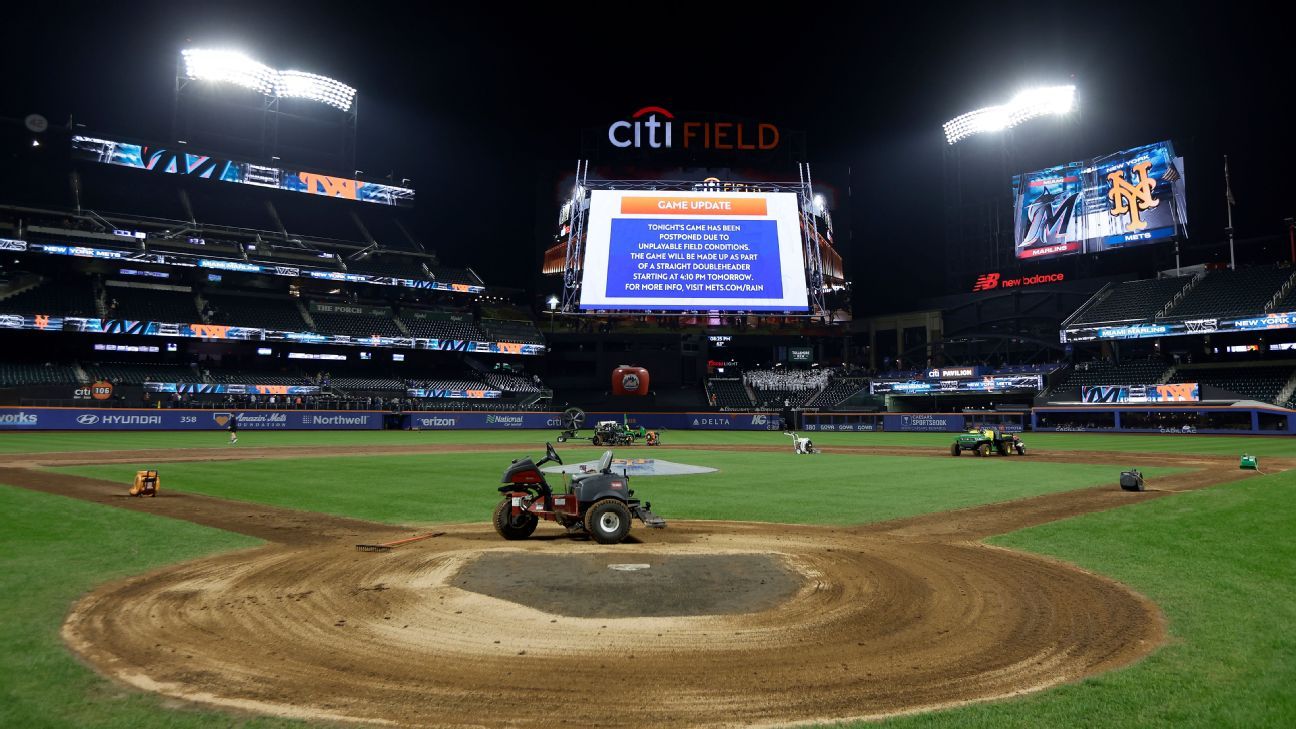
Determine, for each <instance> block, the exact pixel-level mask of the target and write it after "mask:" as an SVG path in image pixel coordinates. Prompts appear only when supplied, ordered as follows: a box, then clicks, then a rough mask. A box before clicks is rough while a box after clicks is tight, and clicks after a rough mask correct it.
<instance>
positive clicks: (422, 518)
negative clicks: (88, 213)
mask: <svg viewBox="0 0 1296 729" xmlns="http://www.w3.org/2000/svg"><path fill="white" fill-rule="evenodd" d="M528 451H530V452H531V454H532V455H533V456H535V457H539V454H538V453H534V449H524V450H523V451H522V452H523V453H527V452H528ZM599 452H600V449H594V448H591V447H589V446H576V447H560V448H559V453H560V454H561V455H562V456H563V458H564V460H565V461H566V462H568V463H576V462H580V461H583V460H586V459H592V458H595V457H596V456H597V455H598V454H599ZM622 452H623V453H624V452H626V451H624V450H623V451H622ZM634 454H635V456H643V457H652V458H657V459H664V460H670V461H676V462H681V463H688V464H692V465H699V466H708V467H710V468H716V469H719V470H718V472H716V473H708V474H701V475H693V476H651V477H647V476H645V477H631V487H632V488H634V489H635V490H636V492H637V495H638V496H639V498H641V499H646V500H648V501H651V502H652V503H653V510H654V511H655V512H656V513H657V514H659V515H660V516H662V517H663V518H665V519H667V520H668V521H669V520H670V519H727V520H737V521H772V522H782V523H801V524H860V523H865V522H874V521H884V520H887V519H895V518H898V517H903V516H912V515H915V514H923V513H928V512H933V511H945V510H948V509H958V508H963V507H967V506H976V505H980V504H987V503H992V502H997V501H1008V500H1011V499H1018V498H1022V497H1026V496H1036V495H1039V494H1045V493H1051V492H1055V491H1067V490H1071V489H1077V488H1084V487H1087V486H1097V485H1101V484H1108V485H1111V484H1115V483H1116V480H1117V478H1118V476H1119V473H1120V469H1119V468H1118V467H1113V466H1109V465H1093V464H1063V463H1046V462H1044V461H1032V460H1030V459H1029V458H1015V457H1008V458H998V457H996V458H974V457H972V456H968V457H966V458H960V459H954V458H950V457H948V456H947V457H945V458H915V457H911V456H859V455H835V454H823V455H818V456H796V455H794V454H792V453H791V452H787V453H784V452H777V453H761V452H756V453H752V452H731V451H724V450H672V449H669V448H654V449H652V451H648V450H647V449H639V450H636V451H634ZM510 457H511V454H509V453H500V452H486V453H473V452H465V453H446V454H428V455H415V456H367V457H361V456H345V457H334V458H321V459H301V458H294V459H273V458H263V459H257V460H249V461H192V462H179V463H164V464H144V463H140V464H118V465H99V466H77V467H71V468H60V469H55V470H57V471H62V472H67V473H74V474H77V475H81V476H90V477H93V478H101V479H105V480H109V481H115V482H117V483H121V484H129V483H130V481H131V479H132V478H133V477H134V474H135V471H136V470H139V469H143V468H158V469H159V472H160V474H161V476H162V486H163V488H164V489H170V490H175V491H190V492H197V493H203V494H208V495H210V496H219V497H222V498H228V499H237V500H240V501H256V502H260V503H264V504H271V505H274V506H283V507H289V508H293V509H302V510H306V511H319V512H324V513H328V514H336V515H340V516H350V517H357V518H361V519H368V520H371V521H381V522H386V523H390V524H426V523H434V522H441V523H445V522H484V521H486V520H487V519H488V518H489V516H490V513H491V509H493V508H494V505H495V504H496V503H497V502H498V501H499V498H500V496H499V493H498V492H497V489H498V487H499V485H500V483H499V479H500V475H501V474H502V472H503V470H504V468H505V467H506V466H507V465H508V462H509V459H510ZM1175 472H1177V471H1176V470H1175V469H1168V468H1148V469H1145V470H1144V474H1145V475H1147V476H1148V477H1149V478H1152V479H1155V478H1156V477H1157V476H1164V475H1167V474H1170V473H1175ZM549 478H550V483H558V482H559V479H561V476H557V475H551V476H550V477H549ZM123 488H125V486H123Z"/></svg>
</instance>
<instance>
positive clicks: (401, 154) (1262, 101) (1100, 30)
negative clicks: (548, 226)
mask: <svg viewBox="0 0 1296 729" xmlns="http://www.w3.org/2000/svg"><path fill="white" fill-rule="evenodd" d="M107 5H108V4H106V3H99V4H86V5H84V6H82V7H80V8H79V9H77V8H76V7H75V4H74V5H73V6H72V7H69V6H68V5H66V4H53V3H45V4H40V5H39V6H37V7H38V8H39V9H38V10H37V11H36V12H35V13H32V12H31V11H29V13H28V15H27V17H26V18H24V19H21V20H19V21H18V23H17V24H16V27H15V26H14V24H13V23H12V22H11V23H10V27H9V28H8V32H7V33H6V34H5V35H6V49H5V55H6V59H7V63H6V65H7V66H8V67H9V68H10V72H9V74H8V79H7V83H6V86H7V87H8V88H7V90H8V92H7V93H5V94H4V95H3V101H0V105H2V106H0V115H3V116H5V117H10V118H21V117H22V116H24V115H26V114H28V113H31V112H39V113H41V114H44V115H45V116H46V117H48V118H49V119H50V121H51V123H53V124H63V123H65V122H66V121H67V119H68V117H69V115H71V116H72V117H73V118H74V119H75V121H77V122H79V123H83V124H86V129H87V130H88V131H90V132H92V133H102V134H108V135H111V134H118V135H122V136H126V137H131V138H144V139H157V140H168V139H169V137H170V132H171V111H170V110H171V104H172V97H173V84H174V74H175V68H176V67H175V59H176V54H177V52H178V51H179V49H181V48H184V47H187V46H191V45H192V46H208V47H237V48H240V49H243V50H245V51H246V52H247V53H248V54H249V55H251V56H253V57H255V58H257V59H258V60H261V61H262V62H265V63H267V64H269V65H272V66H276V67H279V68H288V67H296V68H301V69H306V70H311V71H314V72H318V73H321V74H324V75H328V76H332V77H335V78H338V79H340V80H343V81H345V82H347V83H349V84H351V85H353V86H355V87H357V88H358V89H359V92H360V97H361V106H360V125H359V126H360V135H359V143H358V162H357V166H358V167H359V168H360V169H362V170H365V171H366V173H369V174H371V175H372V174H375V173H377V174H378V175H379V176H382V175H385V174H386V173H387V172H388V171H391V172H393V173H394V177H395V178H396V179H397V180H399V179H400V178H402V177H409V178H411V179H412V180H413V181H414V186H415V187H416V188H417V190H418V194H419V206H420V208H421V211H422V213H423V216H422V217H423V219H424V220H425V221H428V223H427V226H426V228H425V230H423V231H422V233H423V236H422V237H423V238H424V239H425V240H427V241H428V242H429V243H430V244H431V246H432V247H433V248H435V249H436V251H437V252H438V253H439V254H440V255H441V257H442V259H443V260H444V261H446V262H447V263H451V264H467V265H473V266H474V267H475V268H476V269H477V270H478V271H479V272H480V273H481V274H482V275H483V276H484V277H485V278H486V279H487V281H488V282H489V283H497V284H506V285H513V286H529V285H530V284H531V283H532V282H533V279H534V271H535V267H536V264H537V261H538V255H539V250H540V248H541V247H542V246H543V245H544V244H545V243H546V241H543V240H537V237H538V235H537V229H538V228H539V229H543V228H544V225H543V223H544V222H546V220H547V219H551V218H553V216H554V215H556V211H549V210H537V205H536V202H535V200H536V192H535V191H536V189H537V185H538V184H544V183H545V181H547V180H549V179H552V175H553V172H552V170H553V168H554V165H555V164H559V163H561V164H562V165H563V168H564V169H565V168H566V167H569V166H570V165H572V164H574V160H575V158H576V156H577V155H578V154H579V151H580V147H579V141H580V130H581V129H582V128H600V129H605V128H606V127H607V125H608V124H609V123H610V122H612V121H614V120H616V119H621V118H625V117H626V116H628V115H629V114H630V113H631V112H633V111H634V110H636V109H638V108H640V107H643V106H646V105H649V104H656V105H661V106H665V107H667V108H684V109H692V110H708V111H715V112H718V113H722V114H730V115H736V116H743V117H749V118H760V119H769V120H772V121H775V122H777V123H778V124H780V125H781V126H783V127H785V128H788V129H796V130H804V132H805V134H806V139H807V140H808V148H809V159H810V161H811V162H815V163H825V164H832V165H839V166H842V167H848V168H849V169H850V172H851V174H850V182H851V190H850V191H851V195H850V198H849V200H848V201H843V204H846V205H849V210H848V211H844V212H846V213H847V217H848V218H849V220H850V221H851V230H852V234H853V235H852V239H851V240H850V241H843V247H844V248H846V251H845V253H846V255H847V261H846V265H847V271H848V274H849V275H851V277H852V278H853V279H854V280H855V282H856V286H857V289H860V290H862V291H864V290H866V291H868V295H867V296H863V297H861V298H863V299H864V300H865V301H866V303H867V306H868V308H870V309H876V308H882V307H884V306H885V304H886V302H895V301H899V300H906V299H909V298H913V297H914V296H916V295H917V294H918V293H920V292H921V291H922V290H924V289H925V288H926V287H930V286H937V285H939V277H938V276H936V275H935V274H934V273H933V272H932V270H931V268H932V265H931V264H932V261H933V260H935V259H936V258H937V257H938V256H939V255H940V251H941V249H942V247H943V245H944V243H943V228H942V224H941V219H942V218H941V210H942V202H941V200H942V198H941V192H942V184H941V179H942V177H941V176H942V151H943V147H944V140H943V137H942V135H941V130H940V126H941V124H942V123H943V122H944V121H946V120H947V119H949V118H951V117H953V116H956V115H957V114H959V113H962V112H964V111H968V110H971V109H973V108H977V107H980V106H984V105H988V104H992V103H999V102H1001V101H1003V100H1005V99H1006V98H1007V97H1008V96H1010V95H1011V93H1012V91H1014V90H1016V89H1018V88H1020V87H1022V86H1026V85H1031V84H1057V83H1075V84H1076V85H1077V86H1078V87H1079V89H1080V94H1081V104H1082V111H1081V115H1080V117H1079V118H1078V119H1077V120H1076V121H1075V122H1074V123H1072V124H1071V125H1070V126H1068V127H1066V129H1067V138H1066V139H1065V140H1064V141H1063V140H1059V139H1057V138H1054V136H1053V134H1052V133H1051V131H1050V130H1051V129H1052V128H1053V127H1048V128H1046V129H1045V131H1043V132H1041V131H1039V130H1035V131H1034V132H1032V131H1031V130H1025V129H1023V132H1022V134H1020V135H1018V136H1017V137H1016V138H1015V140H1014V144H1015V145H1016V149H1015V153H1014V154H1015V158H1014V164H1017V165H1020V167H1021V170H1022V171H1024V170H1026V169H1036V168H1039V167H1045V166H1050V165H1053V164H1058V163H1061V162H1065V161H1068V160H1069V159H1071V158H1070V157H1067V156H1066V154H1069V153H1071V152H1072V151H1075V152H1078V153H1079V154H1080V155H1081V156H1092V155H1097V154H1102V153H1106V152H1111V151H1115V150H1117V149H1122V148H1128V147H1132V146H1137V145H1141V144H1146V143H1150V142H1153V141H1157V140H1161V139H1172V140H1173V141H1174V143H1175V145H1176V149H1177V151H1178V153H1179V154H1181V155H1183V156H1184V157H1185V158H1186V174H1187V181H1188V194H1189V226H1190V233H1191V241H1190V248H1189V249H1188V258H1189V259H1191V261H1190V262H1194V261H1199V260H1221V255H1225V256H1226V253H1222V249H1221V248H1220V247H1219V246H1218V245H1217V244H1218V242H1219V241H1221V240H1222V239H1223V235H1224V231H1223V229H1224V213H1225V205H1224V192H1223V174H1222V155H1224V154H1226V153H1227V154H1229V155H1230V164H1231V168H1232V179H1233V189H1234V193H1235V197H1236V200H1237V207H1236V208H1235V218H1236V230H1237V235H1238V237H1239V239H1248V240H1249V239H1252V238H1257V237H1263V236H1271V237H1277V236H1282V235H1285V230H1286V227H1285V224H1284V222H1283V219H1284V218H1286V217H1290V216H1293V215H1296V200H1293V195H1292V184H1291V182H1290V179H1289V178H1288V177H1287V176H1288V174H1289V171H1288V169H1287V166H1286V163H1287V162H1288V161H1290V160H1291V159H1292V158H1293V155H1292V152H1293V144H1292V142H1291V139H1290V136H1291V134H1292V131H1291V130H1292V129H1293V128H1296V124H1293V122H1292V120H1291V114H1290V112H1289V111H1286V110H1285V109H1284V106H1288V105H1291V104H1292V103H1293V99H1292V98H1291V97H1292V92H1293V87H1294V85H1296V84H1294V83H1293V79H1292V73H1291V71H1292V68H1293V65H1294V64H1293V57H1292V50H1291V43H1290V32H1288V36H1287V37H1286V38H1283V37H1281V36H1280V35H1279V33H1280V31H1281V30H1282V28H1281V27H1280V26H1281V24H1280V23H1279V22H1278V21H1277V19H1276V18H1274V17H1272V16H1271V13H1272V11H1269V13H1270V14H1266V13H1265V12H1263V11H1262V10H1260V9H1258V8H1257V9H1254V10H1252V9H1249V8H1248V7H1247V6H1245V5H1243V4H1239V3H1230V4H1228V8H1229V10H1227V11H1210V10H1185V9H1184V8H1182V7H1177V6H1176V5H1173V4H1166V5H1163V6H1154V5H1150V4H1148V5H1144V4H1137V5H1138V6H1139V8H1138V9H1136V10H1132V9H1130V7H1129V6H1131V5H1136V4H1126V3H1115V4H1113V3H1101V2H1094V3H1089V4H1085V3H1076V2H1069V3H1065V4H1063V3H1047V2H1035V3H1023V4H994V9H992V10H988V9H984V8H974V7H971V6H972V5H983V4H966V5H952V6H948V7H940V6H938V5H936V4H919V3H901V4H897V5H898V7H889V6H888V7H883V8H880V9H875V8H873V7H871V6H870V7H866V6H865V4H857V5H858V6H859V7H858V8H856V9H854V10H838V9H833V8H832V7H831V6H830V5H827V4H814V3H811V4H807V3H794V4H789V5H788V9H787V11H785V12H782V13H769V12H759V13H758V12H755V11H753V8H755V7H756V6H753V5H748V6H734V5H733V4H731V3H716V4H711V5H708V4H694V3H666V4H651V3H640V4H634V3H627V4H619V5H615V6H614V5H612V4H608V3H603V4H598V5H594V6H591V7H590V8H588V9H586V10H584V11H582V9H581V8H580V7H579V6H577V5H571V4H563V5H555V6H553V8H552V9H549V10H544V9H539V8H537V9H535V10H532V11H529V12H526V13H519V12H518V11H506V10H503V9H501V8H502V7H503V6H501V5H499V4H485V3H482V4H477V6H476V7H479V8H481V9H480V10H475V11H474V10H463V9H457V10H456V11H455V14H452V13H450V12H422V13H416V12H415V11H414V10H412V9H405V8H402V7H400V6H399V5H398V4H396V3H356V2H351V3H345V4H336V5H329V4H324V3H316V4H312V5H309V6H308V5H295V4H292V3H280V2H273V3H271V2H260V3H249V4H231V3H221V4H216V3H144V2H140V3H130V4H118V5H117V9H115V10H114V9H108V8H107V7H106V6H107ZM984 5H987V7H988V6H989V4H984ZM42 13H43V14H42ZM803 13H810V15H809V16H806V15H803ZM576 15H580V16H583V17H584V19H576V20H574V19H573V17H572V16H576ZM1054 126H1055V127H1056V124H1055V125H1054ZM789 172H790V173H791V176H793V177H794V176H795V169H794V168H793V169H790V170H789ZM1007 184H1008V183H1007V180H1004V182H1003V185H1004V188H1005V189H1006V187H1007ZM537 216H540V220H541V221H542V224H541V225H540V226H537V223H536V221H537ZM1248 245H1249V246H1250V247H1249V248H1247V251H1249V252H1248V253H1247V255H1249V256H1251V257H1253V258H1256V257H1263V256H1265V255H1269V253H1270V250H1271V249H1272V250H1273V251H1277V249H1276V248H1274V247H1273V246H1272V245H1270V246H1269V247H1267V248H1261V247H1260V245H1259V244H1248ZM916 252H928V253H930V255H915V254H916ZM1278 252H1281V253H1285V247H1284V249H1283V250H1282V251H1278Z"/></svg>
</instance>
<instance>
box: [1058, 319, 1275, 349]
mask: <svg viewBox="0 0 1296 729" xmlns="http://www.w3.org/2000/svg"><path fill="white" fill-rule="evenodd" d="M1292 328H1296V311H1281V312H1278V311H1276V312H1274V313H1272V314H1259V315H1256V316H1247V317H1240V318H1234V319H1188V320H1185V321H1168V322H1157V323H1155V324H1128V325H1120V326H1078V327H1069V328H1067V329H1064V330H1062V332H1061V333H1060V338H1061V340H1062V342H1063V343H1066V342H1091V341H1094V340H1100V339H1148V338H1154V337H1181V336H1187V335H1191V334H1214V333H1216V332H1255V331H1266V330H1275V329H1292Z"/></svg>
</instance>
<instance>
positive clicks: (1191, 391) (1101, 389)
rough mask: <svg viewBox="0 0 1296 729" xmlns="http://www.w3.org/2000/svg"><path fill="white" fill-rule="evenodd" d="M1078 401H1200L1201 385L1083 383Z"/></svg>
mask: <svg viewBox="0 0 1296 729" xmlns="http://www.w3.org/2000/svg"><path fill="white" fill-rule="evenodd" d="M1080 401H1081V402H1090V403H1149V402H1156V403H1160V402H1200V401H1201V386H1200V385H1198V384H1197V383H1196V382H1176V383H1167V384H1164V385H1083V386H1081V387H1080Z"/></svg>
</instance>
